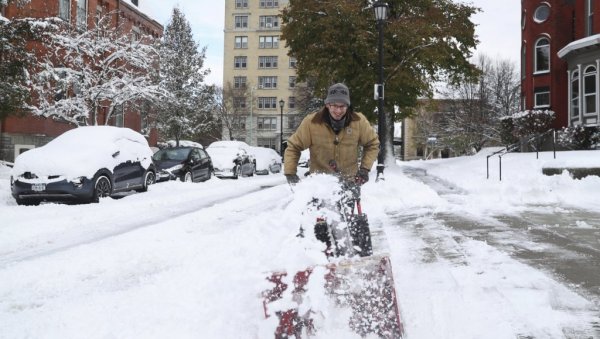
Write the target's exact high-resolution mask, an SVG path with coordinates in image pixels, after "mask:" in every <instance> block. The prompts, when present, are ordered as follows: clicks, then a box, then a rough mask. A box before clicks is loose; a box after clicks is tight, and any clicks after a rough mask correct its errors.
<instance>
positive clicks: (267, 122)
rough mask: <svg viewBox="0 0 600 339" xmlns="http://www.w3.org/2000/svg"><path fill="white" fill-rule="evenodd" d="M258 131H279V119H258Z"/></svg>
mask: <svg viewBox="0 0 600 339" xmlns="http://www.w3.org/2000/svg"><path fill="white" fill-rule="evenodd" d="M257 121H258V129H259V130H263V131H266V130H269V131H271V130H276V129H277V118H274V117H273V118H271V117H258V119H257Z"/></svg>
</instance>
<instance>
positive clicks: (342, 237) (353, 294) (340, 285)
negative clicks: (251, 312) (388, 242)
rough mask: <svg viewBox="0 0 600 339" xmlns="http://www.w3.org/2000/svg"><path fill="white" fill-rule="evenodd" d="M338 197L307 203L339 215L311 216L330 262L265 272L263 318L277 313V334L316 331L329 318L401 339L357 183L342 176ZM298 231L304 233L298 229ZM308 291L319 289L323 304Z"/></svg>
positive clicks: (383, 262)
mask: <svg viewBox="0 0 600 339" xmlns="http://www.w3.org/2000/svg"><path fill="white" fill-rule="evenodd" d="M338 197H339V198H338V199H337V200H336V201H324V200H323V199H313V200H312V201H311V202H310V203H309V205H310V207H311V208H313V209H314V208H316V209H317V210H319V211H320V210H321V209H323V210H328V211H334V212H335V213H337V214H338V215H339V221H337V220H334V221H330V222H328V221H327V220H326V218H317V222H316V224H315V237H316V238H317V239H318V240H320V241H322V242H324V243H325V244H326V245H327V249H326V250H325V255H326V256H327V258H328V259H329V260H330V261H331V263H330V264H328V265H326V266H325V267H321V266H314V267H309V268H307V269H305V270H302V271H298V272H296V273H295V274H294V275H293V277H292V276H288V273H286V272H278V273H273V274H271V275H270V276H268V277H267V280H268V281H269V283H271V284H272V285H273V287H272V288H271V289H269V290H266V291H264V292H263V295H262V296H263V308H264V313H265V317H266V318H269V317H272V316H275V317H277V318H276V319H277V320H278V325H277V328H276V329H275V332H274V336H275V338H277V339H279V338H304V337H310V336H318V333H319V330H320V325H322V324H323V322H324V320H323V319H327V318H330V317H331V318H335V320H336V321H337V320H339V321H340V322H346V323H347V328H348V329H349V331H351V332H354V333H356V334H358V335H359V336H361V337H365V336H367V335H375V336H378V337H380V338H402V335H403V326H402V322H401V320H400V312H399V309H398V302H397V300H396V292H395V286H394V280H393V275H392V267H391V262H390V259H389V257H388V256H387V255H373V248H372V244H371V234H370V229H369V223H368V220H367V216H366V215H365V214H363V212H362V208H361V205H360V186H359V185H356V184H354V183H349V182H344V181H342V183H341V190H340V194H339V195H338ZM307 233H308V234H307V235H306V236H309V235H310V232H307ZM300 234H301V235H302V236H304V232H303V230H301V232H300ZM314 293H317V294H319V293H320V294H323V293H324V294H325V295H326V296H327V298H326V300H328V304H327V305H324V304H323V303H321V302H318V301H317V302H315V300H314V298H313V297H315V295H314ZM317 297H318V296H317ZM317 299H318V298H317ZM340 314H343V315H344V316H342V317H340Z"/></svg>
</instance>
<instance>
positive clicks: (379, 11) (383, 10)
mask: <svg viewBox="0 0 600 339" xmlns="http://www.w3.org/2000/svg"><path fill="white" fill-rule="evenodd" d="M373 9H374V10H375V19H376V20H377V29H378V30H379V44H378V50H379V83H378V84H377V85H376V86H375V88H376V93H375V96H376V98H377V112H378V118H377V120H378V124H377V133H378V134H379V156H378V157H377V179H376V181H379V180H383V169H384V167H385V165H384V163H385V144H386V137H385V136H386V134H387V133H386V126H385V113H384V111H383V95H384V90H383V23H384V22H385V20H386V19H387V10H388V5H387V4H386V3H385V2H382V1H377V2H375V3H374V4H373Z"/></svg>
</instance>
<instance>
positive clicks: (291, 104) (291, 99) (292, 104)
mask: <svg viewBox="0 0 600 339" xmlns="http://www.w3.org/2000/svg"><path fill="white" fill-rule="evenodd" d="M288 108H296V97H288Z"/></svg>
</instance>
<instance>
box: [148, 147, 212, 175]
mask: <svg viewBox="0 0 600 339" xmlns="http://www.w3.org/2000/svg"><path fill="white" fill-rule="evenodd" d="M152 160H154V165H155V166H156V170H157V173H156V177H157V181H167V180H175V179H179V180H181V181H185V182H199V181H205V180H208V179H210V177H211V176H212V172H213V165H212V161H211V159H210V156H209V155H208V153H206V151H204V150H203V149H201V148H198V147H170V148H163V149H161V150H160V151H158V152H156V153H154V155H153V156H152Z"/></svg>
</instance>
